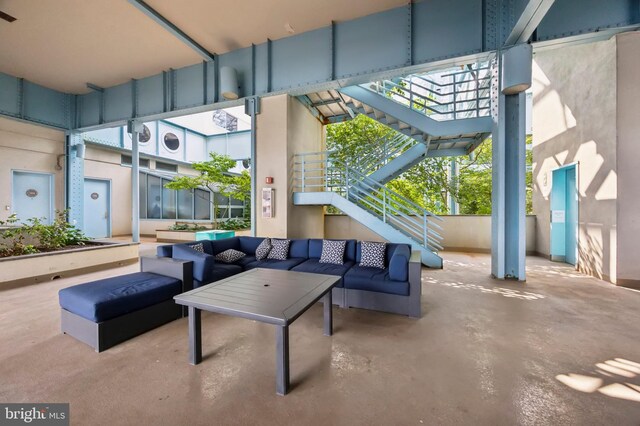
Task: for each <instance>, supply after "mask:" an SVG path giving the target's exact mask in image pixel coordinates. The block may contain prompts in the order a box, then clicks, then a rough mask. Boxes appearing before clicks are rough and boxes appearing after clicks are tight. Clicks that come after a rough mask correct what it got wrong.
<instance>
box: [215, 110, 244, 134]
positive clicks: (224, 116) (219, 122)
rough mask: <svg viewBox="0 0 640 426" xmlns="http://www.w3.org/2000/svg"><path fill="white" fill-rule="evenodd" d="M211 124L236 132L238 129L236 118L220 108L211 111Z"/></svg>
mask: <svg viewBox="0 0 640 426" xmlns="http://www.w3.org/2000/svg"><path fill="white" fill-rule="evenodd" d="M213 124H215V125H216V126H218V127H222V128H223V129H227V130H228V131H229V132H236V131H237V130H238V118H236V117H234V116H233V115H231V114H229V113H228V112H226V111H225V110H222V109H221V110H218V111H213Z"/></svg>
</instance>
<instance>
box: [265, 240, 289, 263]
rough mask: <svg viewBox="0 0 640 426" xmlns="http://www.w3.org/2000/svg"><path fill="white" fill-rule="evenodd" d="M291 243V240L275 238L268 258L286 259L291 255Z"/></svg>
mask: <svg viewBox="0 0 640 426" xmlns="http://www.w3.org/2000/svg"><path fill="white" fill-rule="evenodd" d="M289 245H291V241H290V240H281V239H278V238H273V239H272V240H271V250H269V254H268V255H267V259H274V260H286V259H287V258H288V257H289Z"/></svg>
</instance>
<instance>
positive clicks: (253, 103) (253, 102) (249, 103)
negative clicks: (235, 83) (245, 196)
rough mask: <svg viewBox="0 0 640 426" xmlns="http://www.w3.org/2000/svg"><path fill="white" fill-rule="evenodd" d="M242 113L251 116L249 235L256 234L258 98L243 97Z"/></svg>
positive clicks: (253, 235)
mask: <svg viewBox="0 0 640 426" xmlns="http://www.w3.org/2000/svg"><path fill="white" fill-rule="evenodd" d="M244 113H245V114H247V115H248V116H250V117H251V236H252V237H255V236H256V217H257V216H256V214H257V209H258V201H257V200H256V193H257V190H256V187H257V182H256V132H257V130H258V129H257V121H258V120H257V117H256V116H257V115H258V114H259V113H260V98H258V97H257V96H256V97H254V98H248V99H245V102H244Z"/></svg>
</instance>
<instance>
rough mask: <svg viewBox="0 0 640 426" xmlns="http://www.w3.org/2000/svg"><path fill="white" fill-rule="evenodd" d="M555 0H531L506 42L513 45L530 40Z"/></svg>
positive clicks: (507, 44) (506, 44)
mask: <svg viewBox="0 0 640 426" xmlns="http://www.w3.org/2000/svg"><path fill="white" fill-rule="evenodd" d="M554 2H555V0H529V1H528V2H527V4H526V5H525V7H524V10H523V11H522V13H521V14H520V17H519V18H518V20H517V21H516V23H515V25H514V27H513V29H512V30H511V33H510V34H509V36H507V39H506V41H505V43H504V45H505V46H513V45H516V44H518V43H526V42H527V41H529V39H530V38H531V36H532V35H533V32H534V31H535V30H536V28H538V25H540V22H542V19H543V18H544V17H545V16H546V14H547V12H548V11H549V9H550V8H551V6H553V3H554Z"/></svg>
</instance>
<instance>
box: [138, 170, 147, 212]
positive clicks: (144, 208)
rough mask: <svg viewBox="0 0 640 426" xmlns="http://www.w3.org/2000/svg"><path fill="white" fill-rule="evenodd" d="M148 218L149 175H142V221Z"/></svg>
mask: <svg viewBox="0 0 640 426" xmlns="http://www.w3.org/2000/svg"><path fill="white" fill-rule="evenodd" d="M146 218H147V175H146V173H140V219H146Z"/></svg>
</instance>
